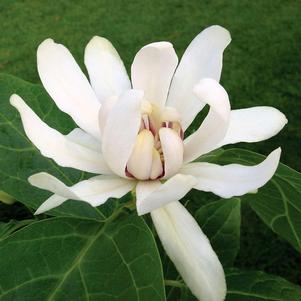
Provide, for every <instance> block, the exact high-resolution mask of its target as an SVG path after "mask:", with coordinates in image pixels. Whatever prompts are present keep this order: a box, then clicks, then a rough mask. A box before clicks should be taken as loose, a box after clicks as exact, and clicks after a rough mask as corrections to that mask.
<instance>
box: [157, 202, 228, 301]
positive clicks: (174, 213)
mask: <svg viewBox="0 0 301 301" xmlns="http://www.w3.org/2000/svg"><path fill="white" fill-rule="evenodd" d="M151 217H152V220H153V222H154V225H155V228H156V230H157V233H158V235H159V237H160V240H161V242H162V245H163V247H164V249H165V251H166V253H167V255H168V256H169V258H170V259H171V260H172V261H173V263H174V264H175V266H176V268H177V270H178V271H179V273H180V274H181V276H182V278H183V280H184V281H185V283H186V284H187V286H188V287H189V288H190V290H191V292H192V293H193V294H194V295H195V296H196V297H197V299H198V300H200V301H223V300H224V299H225V296H226V281H225V275H224V271H223V267H222V265H221V263H220V261H219V259H218V257H217V256H216V254H215V252H214V250H213V249H212V247H211V245H210V242H209V240H208V238H207V237H206V235H205V234H204V233H203V232H202V230H201V229H200V227H199V225H198V224H197V223H196V221H195V220H194V218H193V217H192V216H191V215H190V214H189V212H188V211H187V210H186V209H185V207H184V206H183V205H181V203H180V202H172V203H169V204H167V205H166V206H164V207H162V208H159V209H157V210H155V211H153V212H151Z"/></svg>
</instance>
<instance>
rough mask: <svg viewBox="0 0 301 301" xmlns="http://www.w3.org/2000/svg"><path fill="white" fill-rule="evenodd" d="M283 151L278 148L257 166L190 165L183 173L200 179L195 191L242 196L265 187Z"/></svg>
mask: <svg viewBox="0 0 301 301" xmlns="http://www.w3.org/2000/svg"><path fill="white" fill-rule="evenodd" d="M280 154H281V149H280V148H277V149H276V150H274V151H273V152H272V153H270V154H269V155H268V156H267V158H266V159H265V160H264V161H263V162H261V163H260V164H258V165H255V166H243V165H240V164H229V165H224V166H219V165H216V164H211V163H202V162H199V163H190V164H187V165H186V166H184V167H183V168H182V169H181V173H183V174H188V175H193V176H194V177H196V178H197V179H198V184H197V185H195V187H194V188H195V189H198V190H202V191H210V192H213V193H214V194H216V195H218V196H220V197H222V198H231V197H233V196H241V195H244V194H246V193H249V192H252V191H254V190H256V189H257V188H260V187H262V186H263V185H265V184H266V183H267V182H268V181H269V180H270V179H271V178H272V176H273V175H274V173H275V171H276V169H277V166H278V163H279V159H280Z"/></svg>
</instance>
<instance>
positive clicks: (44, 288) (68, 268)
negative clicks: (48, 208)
mask: <svg viewBox="0 0 301 301" xmlns="http://www.w3.org/2000/svg"><path fill="white" fill-rule="evenodd" d="M0 258H1V259H2V260H1V261H0V283H1V286H0V299H1V301H8V300H14V301H19V300H20V301H35V300H36V301H43V300H49V301H50V300H56V301H59V300H62V301H66V300H76V301H86V300H90V301H97V300H102V301H110V300H120V301H125V300H131V301H135V300H140V301H149V300H153V301H157V300H158V301H159V300H160V301H161V300H165V292H164V286H163V277H162V268H161V262H160V258H159V254H158V251H157V248H156V244H155V241H154V238H153V236H152V234H151V232H150V231H149V229H148V227H147V225H146V224H145V222H144V221H143V219H142V218H140V217H138V216H136V215H119V216H118V218H115V219H114V218H113V217H110V219H109V220H108V221H107V222H106V223H100V222H97V221H93V220H82V219H76V218H67V217H66V218H63V217H56V218H50V219H46V220H43V221H39V222H36V223H33V224H31V225H29V226H27V227H25V228H24V229H21V230H19V231H17V232H16V233H14V234H13V235H11V236H10V237H8V238H7V239H5V240H3V241H2V242H0Z"/></svg>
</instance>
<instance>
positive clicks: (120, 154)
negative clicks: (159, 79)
mask: <svg viewBox="0 0 301 301" xmlns="http://www.w3.org/2000/svg"><path fill="white" fill-rule="evenodd" d="M142 99H143V92H142V91H140V90H128V91H126V92H125V93H124V94H123V95H122V96H121V97H120V99H119V100H118V104H117V105H115V106H114V107H113V109H112V110H111V111H110V113H109V114H108V116H107V121H106V124H105V127H104V130H103V137H102V151H103V156H104V158H105V160H106V162H107V163H108V165H109V167H110V168H111V169H112V170H113V171H114V172H115V173H116V174H118V175H119V176H121V177H125V168H126V164H127V162H128V159H129V157H130V155H131V153H132V150H133V147H134V144H135V141H136V137H137V134H138V131H139V128H140V123H141V101H142Z"/></svg>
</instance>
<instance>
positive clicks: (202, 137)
mask: <svg viewBox="0 0 301 301" xmlns="http://www.w3.org/2000/svg"><path fill="white" fill-rule="evenodd" d="M194 92H195V94H196V95H197V96H198V97H199V99H200V100H201V101H202V102H204V103H208V104H209V105H210V110H209V113H208V115H207V117H206V118H205V120H204V121H203V123H202V124H201V126H200V127H199V128H198V129H197V130H196V131H195V132H194V133H193V134H191V135H190V136H189V137H188V138H187V139H185V140H184V162H190V161H193V160H194V159H196V158H197V157H199V156H201V155H203V154H206V153H208V152H210V151H211V150H213V149H215V148H216V144H217V143H219V142H220V141H221V140H222V139H223V138H224V136H225V135H226V132H227V129H228V125H229V118H230V110H231V109H230V102H229V98H228V94H227V92H226V91H225V89H224V88H223V87H222V86H221V85H220V84H219V83H218V82H217V81H215V80H214V79H202V80H201V81H200V82H199V84H198V85H196V86H195V88H194Z"/></svg>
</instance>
